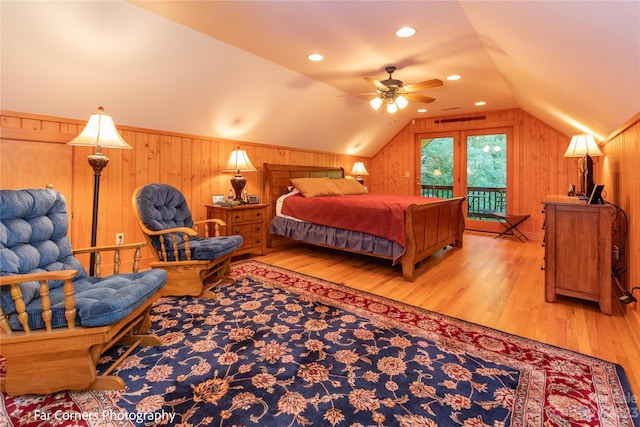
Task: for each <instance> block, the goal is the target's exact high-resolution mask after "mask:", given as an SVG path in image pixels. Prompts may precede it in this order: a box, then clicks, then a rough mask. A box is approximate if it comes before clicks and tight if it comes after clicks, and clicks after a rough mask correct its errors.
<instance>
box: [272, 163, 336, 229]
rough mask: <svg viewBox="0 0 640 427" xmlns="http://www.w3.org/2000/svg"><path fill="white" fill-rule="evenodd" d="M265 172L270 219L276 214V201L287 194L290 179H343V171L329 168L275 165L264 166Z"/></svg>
mask: <svg viewBox="0 0 640 427" xmlns="http://www.w3.org/2000/svg"><path fill="white" fill-rule="evenodd" d="M264 170H265V172H266V177H265V189H264V195H265V197H266V198H267V200H265V203H267V205H268V208H267V210H268V211H267V218H269V221H271V218H273V216H274V215H275V212H276V209H275V207H276V200H278V197H280V196H282V195H283V194H287V193H288V192H289V189H288V187H289V186H290V185H291V182H290V180H291V178H322V177H329V178H333V179H336V178H344V169H343V168H341V167H329V166H301V165H276V164H271V163H265V164H264Z"/></svg>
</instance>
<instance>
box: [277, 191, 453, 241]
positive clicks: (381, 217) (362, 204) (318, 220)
mask: <svg viewBox="0 0 640 427" xmlns="http://www.w3.org/2000/svg"><path fill="white" fill-rule="evenodd" d="M438 200H442V199H438V198H429V197H419V196H394V195H386V194H385V195H382V194H359V195H354V196H326V197H303V196H301V195H300V194H295V195H293V196H289V197H287V198H286V199H285V201H284V203H283V205H282V214H284V215H288V216H292V217H294V218H298V219H301V220H303V221H307V222H311V223H314V224H320V225H325V226H329V227H335V228H342V229H345V230H352V231H359V232H362V233H368V234H373V235H375V236H380V237H384V238H385V239H388V240H391V241H394V242H396V243H398V244H399V245H402V247H406V243H407V239H406V235H405V230H404V213H405V210H406V209H407V208H408V207H409V205H412V204H425V203H429V202H434V201H438Z"/></svg>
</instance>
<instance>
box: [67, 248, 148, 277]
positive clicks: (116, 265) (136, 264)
mask: <svg viewBox="0 0 640 427" xmlns="http://www.w3.org/2000/svg"><path fill="white" fill-rule="evenodd" d="M146 245H147V244H146V243H144V242H138V243H127V244H125V245H107V246H94V247H90V248H80V249H74V250H73V254H74V255H79V254H88V253H95V254H96V256H95V264H94V269H95V275H96V276H100V265H101V264H102V256H101V253H102V252H113V274H118V273H120V252H121V251H123V250H135V253H134V255H133V272H134V273H137V272H138V269H139V268H140V250H141V249H142V248H143V247H145V246H146Z"/></svg>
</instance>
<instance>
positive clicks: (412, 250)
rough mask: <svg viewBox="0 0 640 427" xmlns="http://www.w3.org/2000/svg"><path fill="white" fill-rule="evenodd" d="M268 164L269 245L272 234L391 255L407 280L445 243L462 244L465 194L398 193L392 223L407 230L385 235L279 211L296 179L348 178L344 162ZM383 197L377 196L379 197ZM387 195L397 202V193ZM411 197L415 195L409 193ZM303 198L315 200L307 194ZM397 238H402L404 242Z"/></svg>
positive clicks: (331, 202)
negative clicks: (398, 209)
mask: <svg viewBox="0 0 640 427" xmlns="http://www.w3.org/2000/svg"><path fill="white" fill-rule="evenodd" d="M264 168H265V173H266V176H265V197H266V198H267V200H266V202H267V204H268V216H267V218H268V219H269V233H268V237H267V246H268V247H272V243H273V239H274V238H288V239H292V240H297V241H301V242H305V243H309V244H314V245H319V246H325V247H332V248H336V249H340V250H344V251H349V252H357V253H363V254H366V255H371V256H376V257H380V258H386V259H390V260H391V261H392V264H396V263H400V264H401V266H402V275H403V277H404V279H405V280H407V281H414V280H415V278H416V266H417V265H419V264H420V262H421V261H423V260H424V259H425V258H427V257H429V256H430V255H431V254H433V253H434V252H436V251H438V250H441V249H445V248H446V247H447V246H452V247H456V248H462V243H463V233H464V227H465V225H464V214H463V202H464V200H465V198H464V197H456V198H452V199H427V198H418V197H415V196H400V198H401V199H402V200H401V201H400V202H399V203H401V204H402V203H404V208H403V213H402V216H403V217H404V220H399V221H393V222H392V223H395V226H394V227H395V228H400V229H401V232H402V233H403V234H402V235H401V236H396V237H399V238H397V239H396V237H394V238H388V237H385V236H381V235H380V234H381V233H378V232H375V234H373V233H367V232H362V231H358V230H347V229H344V228H341V227H332V226H330V225H327V224H316V223H313V222H310V221H304V220H303V221H301V220H300V219H299V218H295V219H294V218H292V217H291V216H290V215H286V211H285V213H284V214H283V213H282V212H281V211H283V210H284V209H283V208H282V206H283V203H289V202H284V200H283V199H284V197H281V196H284V195H287V197H289V196H290V195H291V188H292V187H291V185H292V179H293V180H297V179H299V178H330V179H332V180H336V181H335V182H336V183H337V182H338V181H345V180H341V179H342V178H344V170H343V169H342V168H337V167H321V166H299V165H282V164H270V163H265V164H264ZM298 181H300V180H298ZM372 196H373V195H372ZM291 197H299V198H301V199H305V198H304V197H302V196H301V195H300V194H294V195H292V196H291ZM291 197H289V198H291ZM336 197H340V196H336ZM342 197H344V198H348V197H360V196H358V195H355V196H342ZM382 197H383V196H377V198H382ZM384 197H385V198H386V199H388V200H389V201H392V202H393V201H394V200H395V197H396V196H384ZM410 197H413V198H412V199H411V198H410ZM309 199H321V200H322V202H323V203H324V205H325V206H330V207H331V209H333V210H335V209H337V207H336V205H337V204H334V201H335V200H337V199H336V198H335V197H332V196H331V195H329V196H328V197H313V198H309ZM304 202H311V201H310V200H304ZM409 202H410V203H409ZM349 209H350V210H353V209H356V207H355V203H354V204H351V205H350V207H349ZM393 209H395V208H393ZM327 212H328V211H327ZM276 213H278V215H276ZM338 215H339V214H338ZM368 216H369V214H363V215H361V218H366V217H368ZM389 224H391V222H390V223H389ZM385 228H393V227H385ZM396 231H397V230H396ZM382 234H384V233H382ZM399 242H402V244H400V243H399Z"/></svg>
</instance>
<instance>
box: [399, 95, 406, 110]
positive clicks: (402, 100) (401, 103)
mask: <svg viewBox="0 0 640 427" xmlns="http://www.w3.org/2000/svg"><path fill="white" fill-rule="evenodd" d="M396 105H397V106H398V108H400V109H401V110H402V109H403V108H405V107H406V106H407V105H409V101H407V99H406V98H405V97H404V96H402V95H398V97H397V98H396Z"/></svg>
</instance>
